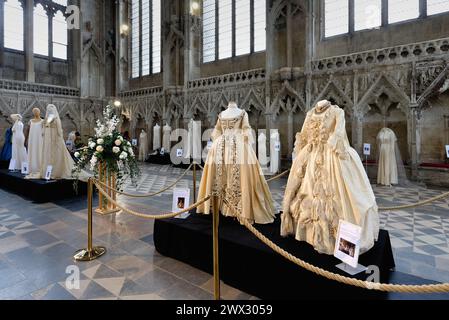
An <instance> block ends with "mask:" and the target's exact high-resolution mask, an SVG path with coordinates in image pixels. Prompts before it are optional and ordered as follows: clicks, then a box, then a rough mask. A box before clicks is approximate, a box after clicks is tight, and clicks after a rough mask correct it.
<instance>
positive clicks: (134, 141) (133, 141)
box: [131, 139, 137, 147]
mask: <svg viewBox="0 0 449 320" xmlns="http://www.w3.org/2000/svg"><path fill="white" fill-rule="evenodd" d="M131 144H132V145H133V146H134V147H136V146H137V139H132V140H131Z"/></svg>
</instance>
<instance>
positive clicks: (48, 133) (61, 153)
mask: <svg viewBox="0 0 449 320" xmlns="http://www.w3.org/2000/svg"><path fill="white" fill-rule="evenodd" d="M43 138H44V139H43V141H44V143H43V147H42V163H41V177H44V176H45V173H46V171H47V167H48V166H52V167H53V169H52V173H51V179H71V178H72V169H73V166H74V162H73V159H72V157H71V156H70V153H69V151H68V150H67V148H66V146H65V143H64V138H63V132H62V125H61V119H60V118H59V113H58V109H57V108H56V106H55V105H53V104H49V105H48V106H47V112H46V115H45V120H44V134H43Z"/></svg>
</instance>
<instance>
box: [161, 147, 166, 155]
mask: <svg viewBox="0 0 449 320" xmlns="http://www.w3.org/2000/svg"><path fill="white" fill-rule="evenodd" d="M164 154H165V149H164V148H161V152H160V155H161V156H163V155H164Z"/></svg>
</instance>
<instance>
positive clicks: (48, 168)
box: [45, 166, 53, 181]
mask: <svg viewBox="0 0 449 320" xmlns="http://www.w3.org/2000/svg"><path fill="white" fill-rule="evenodd" d="M52 172H53V166H48V167H47V171H45V180H47V181H48V180H51V173H52Z"/></svg>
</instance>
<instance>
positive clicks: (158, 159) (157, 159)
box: [146, 153, 171, 165]
mask: <svg viewBox="0 0 449 320" xmlns="http://www.w3.org/2000/svg"><path fill="white" fill-rule="evenodd" d="M146 162H148V163H153V164H162V165H166V164H171V160H170V154H167V153H166V154H164V155H161V154H159V153H158V154H152V155H149V156H148V158H147V161H146Z"/></svg>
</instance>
